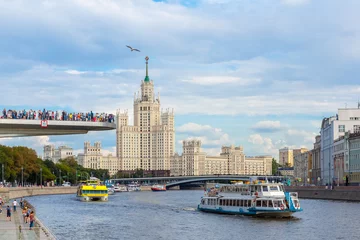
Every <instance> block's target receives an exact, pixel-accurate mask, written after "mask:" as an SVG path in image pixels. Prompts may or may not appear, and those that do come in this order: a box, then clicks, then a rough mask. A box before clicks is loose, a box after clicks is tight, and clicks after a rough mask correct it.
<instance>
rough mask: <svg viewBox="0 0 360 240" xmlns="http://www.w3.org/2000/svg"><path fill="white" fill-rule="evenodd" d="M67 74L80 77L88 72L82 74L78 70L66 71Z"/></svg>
mask: <svg viewBox="0 0 360 240" xmlns="http://www.w3.org/2000/svg"><path fill="white" fill-rule="evenodd" d="M65 72H66V73H68V74H72V75H80V74H84V73H86V72H80V71H78V70H66V71H65Z"/></svg>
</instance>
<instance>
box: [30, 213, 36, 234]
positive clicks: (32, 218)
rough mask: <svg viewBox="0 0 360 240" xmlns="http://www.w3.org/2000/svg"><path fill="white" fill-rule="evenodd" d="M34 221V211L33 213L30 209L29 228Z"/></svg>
mask: <svg viewBox="0 0 360 240" xmlns="http://www.w3.org/2000/svg"><path fill="white" fill-rule="evenodd" d="M34 221H35V213H34V211H31V213H30V230H31V229H32V228H33V227H34Z"/></svg>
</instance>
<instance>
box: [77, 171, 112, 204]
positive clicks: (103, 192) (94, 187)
mask: <svg viewBox="0 0 360 240" xmlns="http://www.w3.org/2000/svg"><path fill="white" fill-rule="evenodd" d="M76 196H77V198H78V199H79V200H80V201H83V202H90V201H102V202H106V201H108V197H109V193H108V189H107V187H106V186H105V185H102V184H101V182H100V179H98V178H95V177H90V180H87V181H86V182H85V183H84V184H81V185H80V186H79V187H78V190H77V193H76Z"/></svg>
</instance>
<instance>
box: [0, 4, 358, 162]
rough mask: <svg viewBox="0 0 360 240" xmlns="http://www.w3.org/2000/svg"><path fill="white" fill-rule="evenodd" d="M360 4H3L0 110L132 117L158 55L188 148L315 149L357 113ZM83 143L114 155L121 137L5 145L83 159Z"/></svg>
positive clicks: (156, 71)
mask: <svg viewBox="0 0 360 240" xmlns="http://www.w3.org/2000/svg"><path fill="white" fill-rule="evenodd" d="M358 9H360V1H358V0H347V1H336V0H153V1H152V0H118V1H116V0H101V1H100V0H61V1H60V0H59V1H50V0H32V1H26V0H23V1H20V0H13V1H0V29H1V31H0V84H1V105H2V107H1V108H7V109H24V108H25V109H30V108H31V109H42V108H44V107H45V108H47V109H54V110H55V109H59V110H60V109H65V110H68V111H75V112H78V111H84V112H86V111H90V110H92V111H94V112H108V113H115V112H116V109H129V113H130V115H131V114H132V113H133V109H132V101H133V96H134V95H133V94H134V92H135V91H137V90H139V88H140V81H141V80H142V79H143V78H144V75H145V64H144V63H145V61H144V58H145V56H146V55H148V56H149V57H150V61H149V67H150V69H149V75H150V78H151V79H152V80H153V81H154V83H155V89H156V91H160V93H161V101H162V107H163V108H174V110H175V113H176V119H175V121H176V138H177V145H176V149H177V151H178V152H181V140H183V139H187V138H195V137H196V138H199V139H201V140H202V142H203V148H204V151H206V152H208V153H209V154H215V153H218V152H219V150H220V147H221V145H229V144H235V145H243V146H244V149H245V153H246V155H263V154H267V155H268V154H270V155H273V156H275V157H277V153H278V149H279V148H281V147H284V146H289V147H301V146H306V147H308V148H310V147H311V146H312V143H313V139H314V136H315V135H316V134H318V133H319V128H320V123H321V120H322V118H323V117H324V116H331V115H335V114H336V111H337V108H342V107H345V105H346V106H347V107H356V106H357V101H358V98H359V96H360V80H359V79H358V76H359V75H360V68H359V66H360V65H359V63H360V25H359V24H358V23H359V21H360V15H359V14H358ZM125 45H131V46H134V47H136V48H139V49H140V50H141V52H140V53H139V52H130V51H129V49H127V48H126V47H125ZM132 119H133V118H132V117H131V118H130V121H131V123H132ZM84 141H91V142H92V143H93V142H94V141H101V142H102V144H103V146H104V152H105V153H106V152H114V146H115V131H109V132H105V133H104V132H98V133H96V132H93V133H89V134H87V135H77V136H55V137H52V136H50V137H33V138H17V139H16V138H13V139H0V144H5V145H26V146H29V147H33V148H35V149H36V150H37V151H38V153H39V154H42V146H43V145H44V144H48V143H52V144H55V145H57V146H58V145H60V144H66V145H69V146H71V147H73V148H74V149H75V150H76V151H77V152H79V151H81V149H82V148H83V142H84Z"/></svg>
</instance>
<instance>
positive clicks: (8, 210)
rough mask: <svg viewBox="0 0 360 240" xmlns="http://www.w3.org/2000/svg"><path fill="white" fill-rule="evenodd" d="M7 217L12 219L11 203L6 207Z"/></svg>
mask: <svg viewBox="0 0 360 240" xmlns="http://www.w3.org/2000/svg"><path fill="white" fill-rule="evenodd" d="M6 218H7V219H8V220H9V221H11V208H10V206H9V205H8V206H7V208H6Z"/></svg>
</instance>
